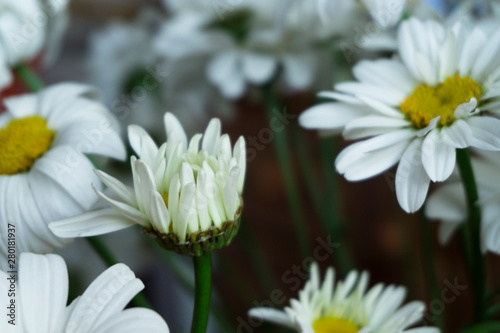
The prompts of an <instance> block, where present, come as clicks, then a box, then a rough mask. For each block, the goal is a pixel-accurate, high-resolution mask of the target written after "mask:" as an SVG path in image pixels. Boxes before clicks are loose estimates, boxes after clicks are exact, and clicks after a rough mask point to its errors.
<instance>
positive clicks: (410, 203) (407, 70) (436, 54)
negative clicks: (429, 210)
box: [300, 19, 500, 212]
mask: <svg viewBox="0 0 500 333" xmlns="http://www.w3.org/2000/svg"><path fill="white" fill-rule="evenodd" d="M499 51H500V29H497V30H496V31H495V32H494V33H493V34H491V35H488V34H486V33H485V32H484V31H482V30H481V29H480V28H477V27H476V28H474V29H472V30H469V29H467V28H466V27H465V26H463V25H460V24H456V25H455V26H453V28H450V29H446V28H445V27H444V26H442V25H441V24H439V23H437V22H434V21H426V22H421V21H419V20H417V19H409V20H407V21H405V22H404V23H403V24H402V25H401V27H400V29H399V56H400V57H401V59H399V58H394V59H381V60H367V61H361V62H360V63H358V64H357V65H356V66H355V67H354V69H353V73H354V76H355V77H356V78H357V80H358V81H355V82H346V83H340V84H338V85H336V86H335V88H336V91H335V92H324V93H321V94H320V96H323V97H328V98H332V99H334V100H336V101H335V102H331V103H326V104H320V105H317V106H314V107H312V108H310V109H308V110H307V111H306V112H305V113H304V114H302V115H301V117H300V123H301V125H302V126H304V127H306V128H314V129H321V130H327V131H337V132H341V131H343V135H344V137H345V138H346V139H349V140H353V139H364V140H363V141H361V142H358V143H355V144H352V145H351V146H349V147H348V148H346V149H344V150H343V151H342V152H341V153H340V154H339V156H338V157H337V160H336V167H337V170H338V171H339V172H340V173H341V174H343V175H344V176H345V177H346V179H348V180H350V181H359V180H363V179H367V178H370V177H373V176H375V175H377V174H380V173H382V172H384V171H386V170H388V169H389V168H391V167H392V166H394V165H395V164H397V163H398V162H399V166H398V169H397V172H396V194H397V198H398V201H399V204H400V205H401V207H402V208H403V209H404V210H405V211H407V212H415V211H416V210H418V209H419V208H420V207H421V206H422V204H423V203H424V201H425V198H426V195H427V190H428V187H429V183H430V181H431V180H432V181H433V182H441V181H444V180H446V179H447V178H448V177H449V176H450V175H451V173H452V171H453V169H454V167H455V161H456V149H457V148H467V147H469V146H471V147H476V148H479V149H483V150H500V120H498V119H497V118H495V117H492V116H491V114H495V113H498V112H500V108H499V103H498V101H496V100H495V98H497V97H498V96H500V89H499V85H500V80H499V78H500V61H499V58H498V57H496V56H495V54H497V53H498V52H499Z"/></svg>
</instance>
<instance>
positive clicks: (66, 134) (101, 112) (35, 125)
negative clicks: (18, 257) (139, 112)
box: [0, 83, 126, 263]
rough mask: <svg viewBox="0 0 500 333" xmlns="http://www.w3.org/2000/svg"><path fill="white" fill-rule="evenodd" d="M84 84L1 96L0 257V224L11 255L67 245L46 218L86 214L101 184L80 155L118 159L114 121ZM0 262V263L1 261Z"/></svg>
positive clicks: (0, 240) (121, 153) (1, 241)
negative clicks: (12, 241) (11, 237)
mask: <svg viewBox="0 0 500 333" xmlns="http://www.w3.org/2000/svg"><path fill="white" fill-rule="evenodd" d="M95 96H96V91H95V90H93V89H92V88H91V87H88V86H84V85H80V84H73V83H64V84H59V85H54V86H52V87H49V88H46V89H44V90H42V91H41V92H39V93H37V94H26V95H21V96H16V97H12V98H7V99H5V100H4V103H5V106H6V108H7V112H5V113H3V114H1V115H0V203H1V206H2V209H1V210H0V235H2V237H0V245H1V246H0V254H2V255H3V256H6V251H7V245H6V242H7V239H6V235H7V232H6V231H7V228H8V224H9V223H10V224H14V225H15V228H16V230H17V243H16V245H17V250H18V252H37V253H41V252H50V251H52V249H53V247H54V246H58V247H59V246H62V245H64V244H65V243H67V242H68V240H63V239H60V238H58V237H56V236H55V235H54V234H52V232H51V231H50V230H49V229H48V226H47V224H48V222H49V221H53V220H57V219H62V218H66V217H70V216H73V215H76V214H81V213H83V212H86V211H88V209H90V207H91V206H92V204H93V203H94V202H95V201H96V197H95V194H94V193H93V192H92V189H91V188H90V186H89V184H90V183H92V182H93V183H94V184H95V185H96V186H97V187H100V186H101V183H100V181H99V179H98V178H97V177H96V176H95V174H94V173H93V172H92V170H93V166H92V163H91V162H90V161H89V160H88V158H87V157H86V156H85V155H84V154H97V155H102V156H109V157H113V158H116V159H125V157H126V152H125V147H124V145H123V143H122V141H121V139H120V136H119V134H118V126H117V123H116V120H115V119H114V118H113V117H112V115H111V114H110V113H109V112H108V110H107V109H106V108H105V107H104V106H103V105H102V104H100V103H99V102H97V101H96V100H95ZM1 262H2V263H5V260H1Z"/></svg>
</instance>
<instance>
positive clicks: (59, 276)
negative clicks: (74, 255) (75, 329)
mask: <svg viewBox="0 0 500 333" xmlns="http://www.w3.org/2000/svg"><path fill="white" fill-rule="evenodd" d="M19 262H20V264H19V273H20V274H19V304H20V305H21V307H22V309H20V313H19V314H18V315H20V318H21V320H22V321H23V324H24V327H25V330H26V332H40V333H50V332H60V331H61V330H62V327H61V324H62V323H63V320H64V310H65V306H66V302H67V299H68V272H67V270H66V264H65V263H64V260H63V259H62V258H61V257H60V256H57V255H54V254H48V255H37V254H32V253H23V254H21V257H20V261H19Z"/></svg>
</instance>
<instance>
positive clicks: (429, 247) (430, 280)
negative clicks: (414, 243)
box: [420, 213, 443, 328]
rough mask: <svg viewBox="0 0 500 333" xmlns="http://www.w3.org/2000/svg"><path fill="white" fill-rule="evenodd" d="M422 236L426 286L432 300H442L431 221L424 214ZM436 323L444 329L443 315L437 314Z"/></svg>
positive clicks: (421, 221)
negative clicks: (437, 282)
mask: <svg viewBox="0 0 500 333" xmlns="http://www.w3.org/2000/svg"><path fill="white" fill-rule="evenodd" d="M420 217H421V218H420V226H421V229H420V234H421V236H422V254H423V259H424V274H425V279H426V282H427V283H426V285H427V288H428V291H429V297H430V299H431V300H433V299H440V295H439V291H438V287H437V284H436V281H437V279H436V269H435V265H434V254H433V248H434V246H433V242H432V237H431V228H430V223H429V221H428V220H427V219H426V218H425V215H424V214H423V213H421V214H420ZM434 323H435V324H436V326H438V327H440V328H442V327H443V320H442V316H441V313H439V314H436V315H435V317H434Z"/></svg>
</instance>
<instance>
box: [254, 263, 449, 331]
mask: <svg viewBox="0 0 500 333" xmlns="http://www.w3.org/2000/svg"><path fill="white" fill-rule="evenodd" d="M310 273H311V276H310V278H309V280H308V281H307V283H306V285H305V286H304V288H303V289H302V290H301V291H300V292H299V297H298V299H292V300H291V301H290V306H289V307H286V308H285V311H280V310H276V309H272V308H253V309H251V310H250V312H249V315H250V316H252V317H256V318H260V319H262V320H267V321H270V322H273V323H275V324H278V325H282V326H286V327H289V328H292V329H295V330H296V331H297V332H301V333H326V332H343V333H357V332H359V333H368V332H369V333H411V332H414V333H417V332H418V333H438V332H439V330H438V329H437V328H433V327H419V328H413V329H407V328H408V327H410V326H413V325H415V324H416V323H418V322H419V321H421V320H422V319H423V314H424V310H425V305H424V304H423V303H422V302H418V301H414V302H410V303H408V304H406V305H404V306H402V304H403V301H404V299H405V296H406V289H405V288H404V287H396V286H387V287H386V286H384V285H383V284H377V285H375V286H374V287H372V288H370V289H368V273H367V272H363V273H361V274H359V273H358V272H356V271H351V272H350V273H349V275H348V276H347V277H346V279H345V280H344V281H338V282H337V284H336V285H335V271H334V269H333V268H332V267H330V268H328V270H327V272H326V275H325V279H324V281H323V283H321V282H320V272H319V268H318V265H317V264H316V263H313V264H312V265H311V270H310Z"/></svg>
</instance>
